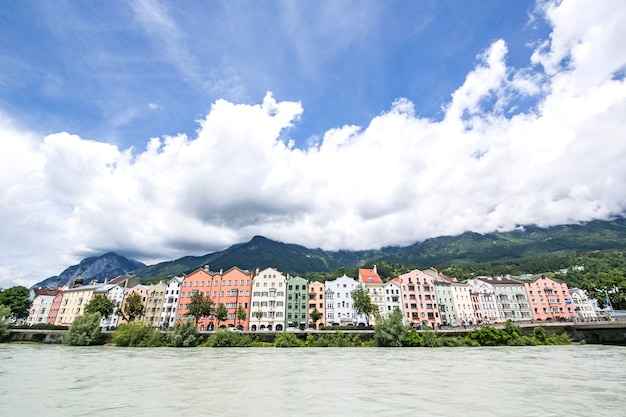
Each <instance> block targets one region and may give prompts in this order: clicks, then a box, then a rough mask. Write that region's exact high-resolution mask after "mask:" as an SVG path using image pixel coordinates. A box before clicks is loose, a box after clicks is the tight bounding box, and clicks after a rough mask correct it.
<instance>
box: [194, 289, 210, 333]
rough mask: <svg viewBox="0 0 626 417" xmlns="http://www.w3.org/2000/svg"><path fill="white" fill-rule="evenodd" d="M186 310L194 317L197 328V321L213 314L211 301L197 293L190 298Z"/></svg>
mask: <svg viewBox="0 0 626 417" xmlns="http://www.w3.org/2000/svg"><path fill="white" fill-rule="evenodd" d="M188 308H189V314H190V315H192V316H193V317H194V319H195V323H196V327H198V320H200V319H201V318H203V317H209V316H210V315H211V314H213V301H211V299H210V298H209V296H206V297H205V296H204V295H203V294H202V293H197V294H195V295H192V296H191V301H190V303H189V305H188Z"/></svg>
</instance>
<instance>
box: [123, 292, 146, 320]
mask: <svg viewBox="0 0 626 417" xmlns="http://www.w3.org/2000/svg"><path fill="white" fill-rule="evenodd" d="M143 310H144V306H143V303H142V302H141V296H140V295H139V294H136V293H133V294H130V295H129V296H128V297H126V302H125V304H124V311H123V312H122V313H123V316H124V318H125V319H126V320H128V321H129V322H130V321H134V320H135V319H136V318H137V317H139V316H143Z"/></svg>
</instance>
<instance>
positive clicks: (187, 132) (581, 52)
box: [0, 0, 626, 287]
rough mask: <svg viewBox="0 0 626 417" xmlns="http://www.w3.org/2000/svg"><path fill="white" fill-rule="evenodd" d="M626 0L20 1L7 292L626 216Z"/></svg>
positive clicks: (7, 33) (10, 5)
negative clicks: (230, 252)
mask: <svg viewBox="0 0 626 417" xmlns="http://www.w3.org/2000/svg"><path fill="white" fill-rule="evenodd" d="M623 39H626V5H625V4H624V3H623V1H621V0H606V1H602V2H585V1H577V0H564V1H550V0H545V1H544V0H541V1H538V2H534V1H504V0H501V1H495V0H494V1H486V0H485V1H475V2H458V1H419V0H415V1H385V2H381V1H299V2H298V1H274V2H252V1H249V2H248V1H225V2H189V1H181V2H167V1H163V0H138V1H128V2H124V1H115V2H104V1H103V2H87V3H85V2H70V1H67V2H64V1H56V2H48V1H19V2H5V4H3V7H2V8H1V9H0V58H1V59H0V143H1V146H2V152H0V230H2V231H3V233H2V234H1V235H0V287H7V286H10V285H15V284H21V285H31V284H33V283H35V282H37V281H40V280H41V279H43V278H46V277H48V276H51V275H55V274H58V273H59V272H61V271H62V270H63V269H65V268H66V267H67V266H69V265H72V264H75V263H78V262H79V261H80V260H81V259H83V258H85V257H88V256H96V255H100V254H103V253H105V252H108V251H115V252H117V253H119V254H121V255H125V256H128V257H131V258H135V259H138V260H141V261H143V262H145V263H148V264H151V263H156V262H159V261H163V260H171V259H176V258H179V257H181V256H185V255H201V254H206V253H209V252H213V251H217V250H221V249H224V248H226V247H228V246H230V245H232V244H235V243H241V242H245V241H248V240H249V239H250V238H252V237H253V236H254V235H264V236H266V237H268V238H271V239H275V240H279V241H283V242H289V243H297V244H302V245H305V246H308V247H311V248H317V247H319V248H323V249H328V250H336V249H371V248H379V247H381V246H387V245H408V244H412V243H415V242H418V241H422V240H424V239H428V238H430V237H436V236H442V235H455V234H460V233H462V232H464V231H469V230H471V231H475V232H478V233H487V232H493V231H499V230H500V231H505V230H511V229H514V228H516V227H520V225H527V224H536V225H540V226H550V225H556V224H564V223H575V222H585V221H589V220H593V219H608V218H611V217H614V216H619V215H623V214H624V211H625V209H626V164H624V162H623V161H624V160H626V140H624V139H625V138H624V132H626V82H625V80H624V74H626V49H625V48H624V47H623V44H622V43H623V42H622V40H623Z"/></svg>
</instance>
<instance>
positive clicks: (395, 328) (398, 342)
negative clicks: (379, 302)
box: [374, 309, 409, 347]
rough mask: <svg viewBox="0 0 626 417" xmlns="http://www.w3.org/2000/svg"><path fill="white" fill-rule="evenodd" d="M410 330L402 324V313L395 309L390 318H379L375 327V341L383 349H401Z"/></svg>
mask: <svg viewBox="0 0 626 417" xmlns="http://www.w3.org/2000/svg"><path fill="white" fill-rule="evenodd" d="M408 332H409V328H408V327H407V326H406V325H405V324H404V323H402V312H401V311H400V310H399V309H395V310H394V311H393V313H391V315H390V316H389V317H378V318H377V320H376V325H375V326H374V340H376V344H377V345H378V346H382V347H400V346H402V342H403V341H404V338H405V336H406V335H407V333H408Z"/></svg>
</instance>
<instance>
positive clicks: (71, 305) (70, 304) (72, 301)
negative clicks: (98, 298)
mask: <svg viewBox="0 0 626 417" xmlns="http://www.w3.org/2000/svg"><path fill="white" fill-rule="evenodd" d="M96 288H97V286H96V285H77V286H74V287H73V288H67V289H64V290H63V299H62V300H61V306H60V307H59V313H58V314H57V318H56V321H55V324H56V325H59V326H69V325H70V324H72V322H73V321H74V319H76V317H78V316H82V315H83V313H84V312H85V306H86V305H87V304H88V303H89V301H91V299H92V298H93V292H94V290H95V289H96Z"/></svg>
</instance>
